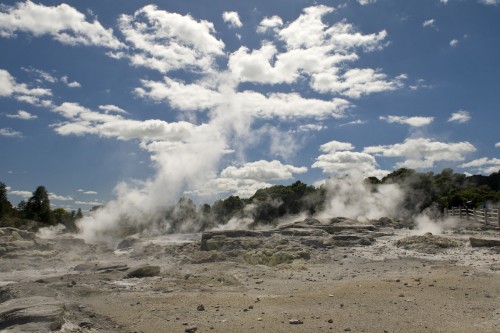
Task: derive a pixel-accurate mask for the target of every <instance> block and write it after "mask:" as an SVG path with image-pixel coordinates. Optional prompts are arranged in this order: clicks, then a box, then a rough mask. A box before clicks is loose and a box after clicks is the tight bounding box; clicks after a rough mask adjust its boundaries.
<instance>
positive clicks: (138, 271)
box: [125, 265, 160, 278]
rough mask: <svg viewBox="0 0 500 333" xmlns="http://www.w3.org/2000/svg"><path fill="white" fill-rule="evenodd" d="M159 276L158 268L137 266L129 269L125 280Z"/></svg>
mask: <svg viewBox="0 0 500 333" xmlns="http://www.w3.org/2000/svg"><path fill="white" fill-rule="evenodd" d="M158 275H160V266H149V265H145V266H139V267H136V268H133V269H131V270H130V271H129V272H128V273H127V275H125V278H143V277H152V276H158Z"/></svg>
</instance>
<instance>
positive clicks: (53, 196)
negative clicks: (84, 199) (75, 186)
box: [49, 193, 73, 201]
mask: <svg viewBox="0 0 500 333" xmlns="http://www.w3.org/2000/svg"><path fill="white" fill-rule="evenodd" d="M49 199H50V200H56V201H72V200H73V198H72V197H70V196H64V195H57V194H55V193H49Z"/></svg>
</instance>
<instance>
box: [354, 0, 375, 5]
mask: <svg viewBox="0 0 500 333" xmlns="http://www.w3.org/2000/svg"><path fill="white" fill-rule="evenodd" d="M358 2H359V4H360V5H362V6H364V5H368V4H371V3H375V2H377V0H358Z"/></svg>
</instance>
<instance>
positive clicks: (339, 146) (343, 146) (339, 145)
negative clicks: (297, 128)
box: [319, 141, 354, 153]
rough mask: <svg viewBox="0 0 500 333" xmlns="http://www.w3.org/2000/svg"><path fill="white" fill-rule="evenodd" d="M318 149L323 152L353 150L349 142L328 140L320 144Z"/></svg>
mask: <svg viewBox="0 0 500 333" xmlns="http://www.w3.org/2000/svg"><path fill="white" fill-rule="evenodd" d="M319 149H320V150H321V151H322V152H324V153H334V152H336V151H339V150H353V149H354V146H353V145H352V143H349V142H340V141H330V142H327V143H325V144H322V145H321V146H320V147H319Z"/></svg>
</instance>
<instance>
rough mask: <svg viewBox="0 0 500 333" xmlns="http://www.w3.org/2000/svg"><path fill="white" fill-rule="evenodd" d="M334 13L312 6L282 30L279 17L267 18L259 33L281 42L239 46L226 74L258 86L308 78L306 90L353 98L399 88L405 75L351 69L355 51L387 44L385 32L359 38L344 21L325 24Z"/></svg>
mask: <svg viewBox="0 0 500 333" xmlns="http://www.w3.org/2000/svg"><path fill="white" fill-rule="evenodd" d="M333 11H334V8H332V7H327V6H321V5H320V6H313V7H308V8H305V9H304V10H303V13H302V14H301V15H300V16H299V18H297V19H296V20H295V21H292V22H291V23H289V24H288V25H286V26H285V27H283V28H280V27H281V26H282V20H281V19H280V18H279V17H273V18H272V19H270V18H265V19H264V20H263V21H262V22H261V24H260V25H259V27H258V31H259V32H265V31H267V30H268V29H271V28H272V29H273V30H274V31H275V32H276V34H277V37H278V38H279V39H280V40H281V42H284V43H285V46H286V50H284V51H283V50H280V48H279V46H278V45H279V43H274V42H272V41H266V42H264V43H263V44H262V45H261V47H260V48H259V49H254V50H250V49H249V48H247V47H245V46H242V47H240V48H239V49H238V50H236V51H235V52H233V53H232V54H231V55H230V57H229V62H228V64H229V69H230V71H231V73H233V74H234V75H235V76H236V77H237V78H238V80H240V81H242V82H255V83H261V84H278V83H294V82H297V81H298V80H299V79H301V78H304V77H305V78H310V86H311V87H312V88H313V89H314V90H316V91H318V92H320V93H335V94H341V95H345V96H347V97H351V98H360V97H361V96H364V95H368V94H372V93H377V92H382V91H390V90H396V89H398V88H401V87H402V86H403V85H404V84H403V80H404V78H405V76H403V75H401V76H398V77H396V78H389V77H388V76H387V75H386V74H384V73H382V72H381V71H380V70H376V69H371V68H363V69H360V68H349V66H346V64H348V63H351V62H354V61H356V60H358V59H359V55H358V54H357V51H359V50H361V51H365V52H370V51H375V50H380V49H382V48H383V47H385V45H387V42H386V38H387V32H386V31H385V30H382V31H380V32H378V33H372V34H366V35H365V34H362V33H360V32H359V31H357V29H356V28H355V27H354V26H353V25H352V24H350V23H347V22H345V21H342V22H337V23H335V24H333V25H330V26H329V25H327V24H325V23H324V22H323V17H324V16H325V15H327V14H329V13H332V12H333Z"/></svg>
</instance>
